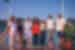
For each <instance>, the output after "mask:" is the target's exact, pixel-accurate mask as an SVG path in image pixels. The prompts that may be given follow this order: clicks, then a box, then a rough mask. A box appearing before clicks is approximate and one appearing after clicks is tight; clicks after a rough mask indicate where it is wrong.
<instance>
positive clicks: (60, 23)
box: [56, 14, 66, 48]
mask: <svg viewBox="0 0 75 50" xmlns="http://www.w3.org/2000/svg"><path fill="white" fill-rule="evenodd" d="M65 24H66V21H65V18H64V17H63V16H62V15H61V14H59V15H58V17H57V18H56V35H57V36H58V37H57V40H56V41H57V43H56V48H58V47H59V46H60V44H61V42H62V40H63V39H64V27H65ZM63 41H64V40H63Z"/></svg>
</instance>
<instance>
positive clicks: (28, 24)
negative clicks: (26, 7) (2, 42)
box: [24, 17, 32, 48]
mask: <svg viewBox="0 0 75 50" xmlns="http://www.w3.org/2000/svg"><path fill="white" fill-rule="evenodd" d="M31 28H32V21H31V19H30V17H27V18H26V20H25V21H24V39H25V40H26V41H27V48H31V47H32V31H31Z"/></svg>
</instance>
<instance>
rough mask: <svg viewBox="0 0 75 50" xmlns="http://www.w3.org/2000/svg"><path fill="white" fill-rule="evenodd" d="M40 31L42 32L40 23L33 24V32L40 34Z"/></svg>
mask: <svg viewBox="0 0 75 50" xmlns="http://www.w3.org/2000/svg"><path fill="white" fill-rule="evenodd" d="M39 32H40V25H39V24H32V34H39Z"/></svg>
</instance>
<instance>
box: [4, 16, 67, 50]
mask: <svg viewBox="0 0 75 50" xmlns="http://www.w3.org/2000/svg"><path fill="white" fill-rule="evenodd" d="M65 24H66V21H65V18H64V17H63V16H61V15H59V16H57V18H56V19H55V20H54V19H53V16H48V19H46V20H43V19H42V20H40V19H39V18H38V17H34V18H33V19H30V17H27V18H26V19H25V20H24V21H22V20H21V18H19V19H18V20H17V21H16V20H15V17H14V16H12V17H10V19H9V20H8V22H7V27H6V30H5V33H8V34H9V48H10V50H14V40H15V34H16V35H18V38H19V44H18V47H19V49H20V48H22V47H23V45H22V42H23V37H24V39H25V41H26V43H27V47H32V46H33V47H35V46H38V45H40V46H43V47H44V46H49V47H50V48H53V47H54V48H55V49H57V50H58V48H59V45H61V44H62V42H63V41H64V38H63V37H64V26H65Z"/></svg>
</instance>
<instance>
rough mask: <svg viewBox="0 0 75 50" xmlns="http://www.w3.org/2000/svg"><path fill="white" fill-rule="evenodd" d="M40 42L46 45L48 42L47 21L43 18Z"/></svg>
mask: <svg viewBox="0 0 75 50" xmlns="http://www.w3.org/2000/svg"><path fill="white" fill-rule="evenodd" d="M40 44H41V46H42V47H43V46H45V44H46V21H45V20H42V21H41V22H40Z"/></svg>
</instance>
